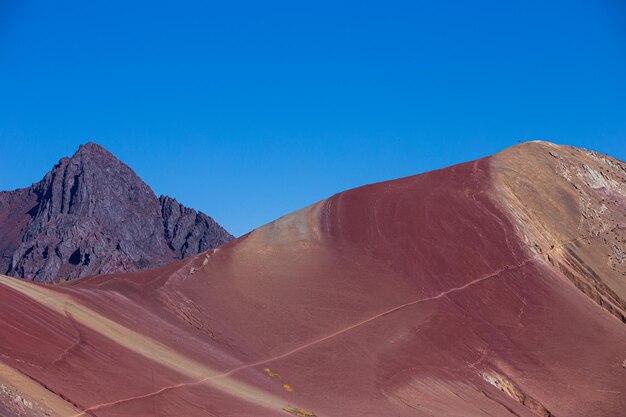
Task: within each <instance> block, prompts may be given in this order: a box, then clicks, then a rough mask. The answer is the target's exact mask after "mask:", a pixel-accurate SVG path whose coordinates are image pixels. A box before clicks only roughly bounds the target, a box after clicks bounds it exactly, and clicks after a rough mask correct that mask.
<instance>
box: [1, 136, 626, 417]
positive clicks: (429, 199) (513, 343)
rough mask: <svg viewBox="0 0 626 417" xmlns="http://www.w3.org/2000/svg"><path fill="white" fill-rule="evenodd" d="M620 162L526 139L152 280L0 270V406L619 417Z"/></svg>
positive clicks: (331, 203)
mask: <svg viewBox="0 0 626 417" xmlns="http://www.w3.org/2000/svg"><path fill="white" fill-rule="evenodd" d="M551 153H554V154H557V155H559V156H561V158H562V159H558V158H557V157H554V156H553V155H552V154H551ZM590 155H591V156H590ZM606 161H609V163H610V164H613V165H614V166H615V168H612V169H611V172H605V171H606V170H605V169H604V165H606V164H607V162H606ZM561 163H563V164H564V166H565V167H566V168H567V169H568V170H569V172H570V174H571V175H569V177H570V179H567V178H566V177H567V176H563V175H562V172H565V171H563V167H562V166H561V165H560V164H561ZM619 164H620V163H619V162H618V161H615V160H612V159H609V158H604V157H601V156H599V155H597V154H588V153H584V152H583V151H580V150H576V149H574V148H568V147H557V146H556V145H551V144H545V143H530V144H524V145H521V146H518V147H515V148H511V149H508V150H506V151H504V152H502V153H500V154H498V155H496V156H494V157H491V158H485V159H482V160H478V161H475V162H471V163H466V164H461V165H457V166H454V167H451V168H447V169H444V170H439V171H434V172H429V173H426V174H422V175H417V176H413V177H409V178H403V179H399V180H395V181H389V182H384V183H379V184H373V185H368V186H365V187H361V188H358V189H354V190H350V191H346V192H343V193H340V194H337V195H335V196H333V197H331V198H329V199H327V200H324V201H322V202H319V203H317V204H315V205H312V206H310V207H307V208H305V209H302V210H300V211H298V212H296V213H293V214H290V215H288V216H285V217H283V218H281V219H279V220H277V221H276V222H274V223H271V224H269V225H266V226H264V227H261V228H259V229H257V230H255V231H254V232H252V233H250V234H249V235H247V236H244V237H242V238H240V239H238V240H236V241H234V242H231V243H229V244H227V245H226V246H223V247H222V248H220V249H215V250H210V251H209V252H206V253H203V254H200V255H197V256H195V257H192V258H189V259H186V260H183V261H180V262H177V263H175V264H170V265H167V266H164V267H161V268H159V269H155V270H149V271H141V272H136V273H130V274H125V275H110V276H98V277H90V278H85V279H81V280H78V281H76V282H73V283H71V284H69V285H67V286H49V285H48V286H46V285H43V284H33V283H29V282H24V281H20V280H15V279H11V278H8V277H6V278H0V300H2V302H1V303H0V340H2V343H0V363H1V365H0V383H1V384H2V386H1V387H2V388H1V389H0V400H1V401H0V403H1V404H3V405H2V406H0V413H4V414H3V415H8V416H14V415H19V416H22V415H23V416H35V415H42V413H45V412H47V413H48V415H51V416H76V417H78V416H82V415H91V416H102V417H105V416H131V415H132V416H237V417H242V416H255V417H261V416H263V417H266V416H281V415H282V416H288V415H290V414H291V415H295V416H301V417H305V416H318V417H322V416H337V417H350V416H359V417H360V416H377V417H378V416H394V417H395V416H402V417H404V416H417V417H421V416H437V417H440V416H455V417H456V416H458V417H461V416H463V417H468V416H476V417H478V416H481V417H483V416H508V415H512V416H523V417H532V416H557V417H560V416H568V417H572V416H581V417H582V416H596V417H603V416H605V417H609V416H611V417H614V416H620V415H623V410H625V409H626V396H625V395H624V393H625V391H626V383H625V381H626V369H624V366H626V365H623V363H624V360H625V359H626V326H624V323H623V322H622V321H621V319H620V318H621V317H623V316H620V314H621V313H620V312H621V311H623V310H620V309H621V307H620V306H623V299H624V297H623V296H624V292H623V291H622V288H623V285H624V281H623V279H624V278H623V275H622V273H623V272H624V271H623V269H622V268H623V266H622V264H621V263H619V262H618V260H617V259H618V258H617V257H616V256H617V255H615V253H619V249H615V245H617V246H618V247H619V248H621V243H619V242H620V241H619V239H621V238H620V237H615V236H616V235H619V233H620V230H621V227H622V226H621V225H623V221H624V220H625V217H624V213H625V211H624V209H623V207H626V206H624V203H625V202H626V197H624V194H621V193H622V192H623V191H624V186H623V183H622V184H620V183H619V180H618V178H621V177H624V178H626V171H624V172H622V171H623V170H622V169H621V168H619V167H620V166H621V165H619ZM582 165H585V166H587V168H589V169H591V170H592V171H588V170H587V168H582ZM578 169H582V170H583V171H584V172H603V173H604V175H605V176H606V178H608V179H610V180H612V181H614V182H615V184H617V185H615V187H614V184H613V182H610V181H609V180H608V179H607V181H609V182H606V184H608V185H607V187H605V189H603V188H602V187H598V188H593V187H594V186H596V185H598V184H600V182H593V180H590V181H587V179H588V178H587V177H584V174H581V175H583V177H578V176H577V175H575V174H572V173H573V172H574V171H575V170H578ZM559 170H561V171H559ZM602 170H604V171H602ZM591 175H592V178H595V174H591ZM599 175H600V177H602V174H599ZM598 181H599V180H598ZM572 184H573V185H572ZM576 187H578V188H576ZM608 187H614V188H611V189H610V190H609V188H608ZM572 190H574V191H572ZM577 190H582V191H583V194H584V195H583V194H581V193H579V192H578V191H577ZM609 194H610V199H611V201H612V203H611V204H610V205H607V201H606V195H609ZM603 196H604V197H603ZM603 198H604V201H602V199H603ZM603 205H604V206H605V207H607V208H606V209H602V206H603ZM608 206H610V207H608ZM554 210H558V211H556V212H555V211H554ZM594 210H597V211H598V213H600V215H601V216H605V217H606V218H604V217H600V218H599V219H598V218H594V219H591V220H585V216H583V213H587V215H588V214H589V213H592V212H594V213H595V211H594ZM581 219H583V220H581ZM609 221H610V222H611V223H610V224H611V226H610V227H608V226H602V227H601V228H600V229H597V227H596V226H598V225H605V224H606V223H607V222H609ZM620 222H621V223H620ZM561 224H562V225H563V226H564V227H567V230H564V229H563V228H562V227H561ZM589 230H593V231H594V232H597V234H595V235H593V234H592V235H591V236H587V234H584V233H583V232H588V231H589ZM547 231H549V232H550V233H549V234H548V233H547ZM605 237H606V239H607V240H606V242H609V243H606V242H605V240H604V239H605ZM610 239H613V240H610ZM605 252H606V253H605ZM608 252H610V253H613V254H614V255H613V256H614V258H610V257H609V255H610V253H608ZM607 259H609V260H608V261H607ZM611 262H612V263H611ZM606 265H608V266H606ZM581 289H582V291H581Z"/></svg>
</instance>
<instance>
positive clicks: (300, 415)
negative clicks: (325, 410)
mask: <svg viewBox="0 0 626 417" xmlns="http://www.w3.org/2000/svg"><path fill="white" fill-rule="evenodd" d="M283 410H285V411H286V412H288V413H289V414H293V415H294V416H296V417H317V416H316V415H315V413H314V412H313V411H307V410H303V409H302V408H297V407H287V408H283Z"/></svg>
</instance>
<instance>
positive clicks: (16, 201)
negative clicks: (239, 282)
mask: <svg viewBox="0 0 626 417" xmlns="http://www.w3.org/2000/svg"><path fill="white" fill-rule="evenodd" d="M0 233H1V234H2V236H3V241H2V243H0V273H4V274H8V275H12V276H15V277H21V278H27V279H31V280H35V281H58V280H64V279H73V278H77V277H81V276H87V275H95V274H107V273H113V272H126V271H135V270H138V269H145V268H149V267H153V266H158V265H161V264H163V263H166V262H170V261H173V260H175V259H182V258H184V257H187V256H191V255H194V254H196V253H199V252H202V251H205V250H208V249H211V248H214V247H216V246H219V245H221V244H223V243H226V242H228V241H230V240H231V239H233V237H232V236H231V235H230V234H229V233H228V232H227V231H226V230H224V229H223V228H222V227H221V226H220V225H219V224H217V223H216V222H215V221H214V220H213V219H211V218H210V217H209V216H207V215H205V214H204V213H201V212H197V211H195V210H193V209H189V208H187V207H184V206H182V205H181V204H179V203H178V202H177V201H176V200H174V199H172V198H170V197H167V196H161V198H157V197H156V196H155V194H154V192H153V191H152V190H151V189H150V187H148V185H146V184H145V183H144V182H143V181H142V180H141V179H140V178H139V177H138V176H137V175H136V174H135V173H134V172H133V170H132V169H130V168H129V167H128V166H126V165H125V164H124V163H122V162H121V161H119V160H118V159H117V158H115V156H113V155H112V154H111V153H110V152H108V151H107V150H106V149H104V148H102V147H101V146H99V145H97V144H95V143H87V144H85V145H82V146H80V148H79V149H78V151H77V152H76V153H75V154H74V156H72V157H71V158H62V159H61V160H60V161H59V163H58V164H56V165H55V166H54V168H53V169H52V171H50V172H49V173H48V174H46V176H45V177H44V178H43V179H42V180H41V181H40V182H38V183H36V184H33V185H32V186H31V187H29V188H24V189H20V190H15V191H10V192H0Z"/></svg>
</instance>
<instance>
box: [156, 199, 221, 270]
mask: <svg viewBox="0 0 626 417" xmlns="http://www.w3.org/2000/svg"><path fill="white" fill-rule="evenodd" d="M159 202H160V203H161V215H162V217H163V226H164V227H165V240H166V241H167V244H168V246H169V248H170V249H171V250H172V251H174V253H175V254H176V256H177V257H179V258H186V257H187V256H191V255H195V254H197V253H200V252H204V251H206V250H209V249H212V248H214V247H215V246H216V244H215V243H216V242H219V243H224V242H228V241H229V240H230V239H232V236H231V235H230V233H228V232H227V231H226V230H224V229H223V228H222V227H220V225H219V224H217V223H216V222H215V220H213V219H212V218H210V217H209V216H207V215H206V214H204V213H202V212H200V211H196V210H194V209H191V208H188V207H185V206H183V205H182V204H180V203H179V202H178V201H176V199H174V198H172V197H168V196H166V195H162V196H161V197H159Z"/></svg>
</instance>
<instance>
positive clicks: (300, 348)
mask: <svg viewBox="0 0 626 417" xmlns="http://www.w3.org/2000/svg"><path fill="white" fill-rule="evenodd" d="M585 238H588V236H581V237H578V238H576V239H573V240H571V241H569V242H564V243H562V244H559V245H555V246H554V247H553V248H551V249H550V250H549V251H547V252H546V253H545V254H535V255H533V256H531V257H529V258H527V259H525V260H524V261H522V262H520V263H518V264H515V265H509V266H505V267H503V268H501V269H499V270H497V271H495V272H493V273H490V274H488V275H485V276H482V277H480V278H477V279H474V280H472V281H469V282H468V283H466V284H464V285H462V286H459V287H455V288H451V289H449V290H446V291H442V292H440V293H439V294H437V295H434V296H431V297H426V298H420V299H417V300H413V301H410V302H407V303H404V304H401V305H398V306H396V307H393V308H390V309H388V310H385V311H383V312H381V313H377V314H375V315H373V316H371V317H368V318H366V319H364V320H361V321H359V322H357V323H354V324H351V325H349V326H347V327H344V328H342V329H340V330H337V331H335V332H333V333H331V334H328V335H326V336H323V337H321V338H318V339H315V340H312V341H310V342H307V343H305V344H303V345H300V346H298V347H296V348H294V349H291V350H289V351H287V352H284V353H282V354H280V355H277V356H273V357H270V358H266V359H263V360H260V361H257V362H253V363H249V364H244V365H241V366H239V367H236V368H233V369H231V370H229V371H226V372H223V373H218V374H212V375H209V376H207V377H204V378H201V379H198V380H196V381H191V382H183V383H179V384H174V385H170V386H166V387H162V388H160V389H158V390H156V391H153V392H149V393H146V394H143V395H137V396H133V397H128V398H123V399H120V400H117V401H112V402H108V403H100V404H95V405H93V406H91V407H88V408H86V409H84V410H82V411H81V412H79V413H77V414H73V415H71V416H70V417H82V416H84V415H85V414H87V413H90V412H93V411H97V410H101V409H104V408H110V407H114V406H116V405H119V404H124V403H127V402H131V401H136V400H141V399H145V398H150V397H153V396H156V395H159V394H162V393H163V392H167V391H170V390H174V389H178V388H184V387H189V386H195V385H199V384H202V383H205V382H207V381H210V380H214V379H219V378H227V377H229V376H232V375H234V374H235V373H237V372H240V371H243V370H246V369H250V368H255V367H257V366H261V365H267V364H269V363H272V362H275V361H278V360H281V359H284V358H286V357H289V356H291V355H293V354H295V353H298V352H301V351H303V350H305V349H308V348H310V347H312V346H316V345H319V344H321V343H323V342H325V341H327V340H330V339H333V338H335V337H338V336H340V335H342V334H344V333H347V332H350V331H351V330H354V329H356V328H359V327H361V326H364V325H366V324H368V323H371V322H373V321H375V320H377V319H379V318H381V317H383V316H386V315H389V314H392V313H394V312H396V311H399V310H403V309H405V308H408V307H411V306H414V305H417V304H420V303H424V302H427V301H433V300H438V299H440V298H442V297H445V296H446V295H448V294H452V293H455V292H459V291H463V290H465V289H467V288H469V287H472V286H474V285H477V284H479V283H481V282H483V281H486V280H489V279H492V278H495V277H498V276H499V275H500V274H502V273H503V272H508V271H513V270H515V269H518V268H521V267H523V266H525V265H527V264H528V263H530V262H533V261H535V260H537V259H540V258H541V257H542V256H543V255H546V254H547V253H550V252H553V251H554V250H556V249H558V248H562V247H564V246H566V245H569V244H572V243H575V242H577V241H579V240H581V239H585Z"/></svg>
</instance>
